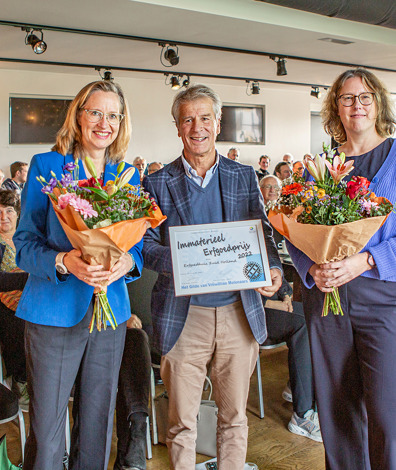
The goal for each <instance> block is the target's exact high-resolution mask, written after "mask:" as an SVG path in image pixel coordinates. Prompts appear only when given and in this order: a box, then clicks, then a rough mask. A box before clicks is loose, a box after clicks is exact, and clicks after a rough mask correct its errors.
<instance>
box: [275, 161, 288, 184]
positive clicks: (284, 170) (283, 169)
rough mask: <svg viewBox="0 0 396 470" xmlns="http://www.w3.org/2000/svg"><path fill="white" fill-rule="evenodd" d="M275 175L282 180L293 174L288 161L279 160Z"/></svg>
mask: <svg viewBox="0 0 396 470" xmlns="http://www.w3.org/2000/svg"><path fill="white" fill-rule="evenodd" d="M274 175H275V176H277V177H278V178H279V179H280V180H281V181H283V180H285V179H286V178H290V176H291V175H292V169H291V167H290V165H289V163H287V162H279V163H277V164H276V167H275V170H274Z"/></svg>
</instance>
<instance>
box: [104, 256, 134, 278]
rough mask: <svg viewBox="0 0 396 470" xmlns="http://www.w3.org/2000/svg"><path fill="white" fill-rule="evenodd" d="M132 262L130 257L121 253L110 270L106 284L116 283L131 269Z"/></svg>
mask: <svg viewBox="0 0 396 470" xmlns="http://www.w3.org/2000/svg"><path fill="white" fill-rule="evenodd" d="M132 266H133V260H132V256H131V255H130V254H128V253H123V254H122V255H121V257H120V259H119V260H118V261H117V263H116V264H115V265H114V266H113V267H112V268H111V269H110V276H109V278H108V281H109V282H108V284H111V283H112V282H114V281H117V280H118V279H120V278H121V277H122V276H125V274H126V273H129V271H130V270H131V269H132Z"/></svg>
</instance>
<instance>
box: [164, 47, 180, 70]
mask: <svg viewBox="0 0 396 470" xmlns="http://www.w3.org/2000/svg"><path fill="white" fill-rule="evenodd" d="M159 45H160V46H162V50H161V56H160V61H161V64H162V65H163V66H164V67H173V66H174V65H177V64H178V63H179V48H178V47H177V46H173V45H172V44H168V45H166V44H162V43H159ZM165 47H166V49H165ZM175 48H176V49H175ZM163 59H165V60H166V61H168V62H169V64H170V65H168V64H166V63H164V60H163Z"/></svg>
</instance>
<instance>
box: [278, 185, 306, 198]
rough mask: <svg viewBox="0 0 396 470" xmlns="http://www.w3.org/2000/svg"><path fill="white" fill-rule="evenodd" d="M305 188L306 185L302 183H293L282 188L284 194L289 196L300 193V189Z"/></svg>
mask: <svg viewBox="0 0 396 470" xmlns="http://www.w3.org/2000/svg"><path fill="white" fill-rule="evenodd" d="M303 189H304V186H303V185H302V184H300V183H293V184H289V185H288V186H285V187H284V188H283V189H282V194H284V195H285V196H288V195H289V194H298V193H299V192H300V191H302V190H303Z"/></svg>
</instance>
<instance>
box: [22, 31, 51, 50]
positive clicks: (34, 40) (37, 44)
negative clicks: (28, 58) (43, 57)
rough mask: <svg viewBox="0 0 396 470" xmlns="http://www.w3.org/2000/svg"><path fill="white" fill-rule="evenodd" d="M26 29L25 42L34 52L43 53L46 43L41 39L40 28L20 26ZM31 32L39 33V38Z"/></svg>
mask: <svg viewBox="0 0 396 470" xmlns="http://www.w3.org/2000/svg"><path fill="white" fill-rule="evenodd" d="M22 30H23V31H26V36H25V44H26V45H30V46H32V49H33V51H34V53H35V54H43V53H44V52H45V51H46V50H47V44H46V43H45V42H44V40H43V31H42V30H41V29H31V28H22ZM33 33H40V34H41V38H40V39H39V38H38V37H37V36H36V35H35V34H33Z"/></svg>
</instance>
